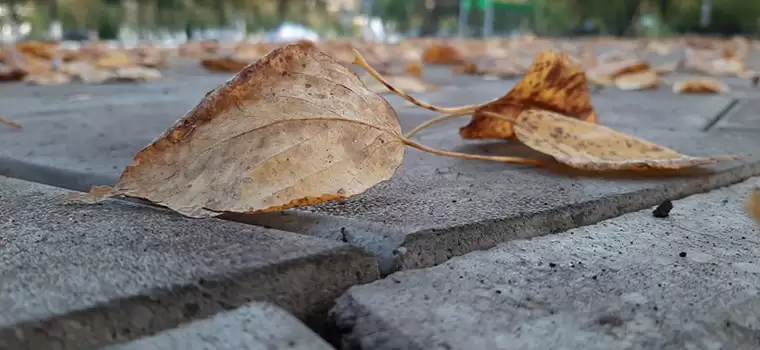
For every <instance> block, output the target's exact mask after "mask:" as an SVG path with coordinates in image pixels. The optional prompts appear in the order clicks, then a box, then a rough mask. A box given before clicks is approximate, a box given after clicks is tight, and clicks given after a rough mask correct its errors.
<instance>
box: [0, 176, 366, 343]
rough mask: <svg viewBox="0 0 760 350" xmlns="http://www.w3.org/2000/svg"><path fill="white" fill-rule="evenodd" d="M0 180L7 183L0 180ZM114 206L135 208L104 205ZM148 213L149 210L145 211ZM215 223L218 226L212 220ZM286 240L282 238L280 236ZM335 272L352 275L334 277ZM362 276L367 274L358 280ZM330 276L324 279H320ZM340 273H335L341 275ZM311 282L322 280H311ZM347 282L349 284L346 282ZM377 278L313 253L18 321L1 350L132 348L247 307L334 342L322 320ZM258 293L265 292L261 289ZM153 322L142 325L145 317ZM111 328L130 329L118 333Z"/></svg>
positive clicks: (338, 254) (346, 249) (4, 335)
mask: <svg viewBox="0 0 760 350" xmlns="http://www.w3.org/2000/svg"><path fill="white" fill-rule="evenodd" d="M0 178H6V177H4V176H2V175H0ZM8 179H10V180H12V181H19V182H27V183H29V184H31V185H33V186H39V188H49V189H50V190H52V191H54V192H55V193H60V194H64V193H66V192H68V191H67V190H65V189H61V188H56V187H51V186H48V185H45V184H39V183H35V182H29V181H26V180H17V179H13V178H8ZM109 202H110V203H111V204H114V205H117V206H118V205H128V206H129V205H137V206H140V207H146V206H145V205H141V204H139V203H121V201H119V200H109ZM148 209H151V208H148ZM214 220H216V219H214ZM281 233H283V234H287V232H281ZM336 267H341V268H345V267H351V268H350V269H348V270H346V269H342V270H340V271H336ZM359 271H363V272H365V273H361V274H360V273H359ZM325 272H327V273H325ZM338 272H339V273H338ZM315 274H317V275H318V276H319V278H317V279H315V278H313V277H315ZM346 275H350V276H351V277H352V278H350V279H348V280H347V279H346V278H345V276H346ZM378 278H380V275H379V272H378V268H377V260H376V258H375V257H374V256H373V255H371V254H369V253H367V252H364V251H362V250H361V249H357V248H356V247H354V246H351V245H348V244H344V245H339V246H336V247H334V248H330V249H329V250H324V251H318V252H314V253H310V254H308V255H306V256H301V257H297V258H293V259H288V260H283V261H280V262H278V263H277V264H273V265H265V266H261V267H257V268H253V269H249V270H246V271H240V272H235V273H230V274H227V275H218V276H214V277H211V278H208V279H203V280H199V281H197V282H196V283H188V284H178V285H174V286H169V287H167V288H161V289H150V290H146V291H144V292H143V293H141V294H139V295H134V296H127V297H123V298H120V299H114V300H110V301H108V302H103V303H98V304H94V305H91V306H87V307H85V308H80V309H74V310H69V311H66V312H63V313H55V314H51V315H50V316H46V317H44V318H40V319H35V320H29V321H21V322H18V323H14V324H9V325H8V326H7V327H2V328H0V349H27V348H29V349H38V348H39V349H48V348H53V349H71V348H72V346H76V347H74V348H80V346H83V345H88V346H105V345H108V344H111V343H114V342H115V341H129V340H132V339H136V338H139V337H141V336H146V335H149V334H153V333H156V332H160V331H164V330H167V329H172V328H174V327H177V326H178V325H180V324H182V323H184V322H187V321H192V320H195V319H199V318H204V317H209V316H212V315H215V314H217V313H219V312H223V311H225V310H230V309H235V308H238V307H241V306H243V305H246V304H248V303H250V302H251V301H252V300H255V301H261V302H270V303H272V304H274V305H277V306H279V307H281V308H283V309H284V310H285V311H287V312H289V313H291V314H292V315H293V316H295V317H297V318H298V319H299V320H301V321H303V322H304V323H306V324H307V325H308V326H309V327H311V328H312V329H313V330H314V331H316V332H318V333H320V334H325V335H332V334H335V333H336V332H334V330H333V329H332V328H333V325H332V324H331V323H330V322H328V320H327V317H326V316H327V312H328V310H329V308H330V307H331V306H332V304H333V303H334V300H335V298H337V297H338V296H340V294H341V293H342V292H343V291H345V290H347V289H348V288H349V287H351V286H353V285H355V284H364V283H369V282H371V281H374V280H377V279H378ZM304 279H307V280H308V279H311V280H313V281H314V280H318V282H319V283H318V284H317V285H313V288H314V290H313V291H319V292H320V293H321V294H329V295H322V296H321V297H320V296H315V295H314V294H312V295H310V296H309V297H306V298H305V297H304V295H303V292H304V291H303V290H293V289H292V287H291V286H292V281H293V280H304ZM262 286H263V288H262ZM188 304H193V305H202V307H200V308H199V310H201V312H197V313H195V314H192V315H186V314H185V313H184V312H182V311H181V310H184V308H185V306H186V305H188ZM146 315H151V316H150V319H151V320H152V321H151V322H149V323H148V324H147V326H146V325H145V323H144V319H143V318H144V317H145V316H146ZM116 325H130V326H129V327H126V328H124V327H123V328H119V329H116V328H114V326H116ZM69 331H71V332H73V333H75V334H79V335H80V336H82V335H85V338H84V339H81V338H80V339H76V340H74V341H73V342H72V339H69V338H67V336H66V335H67V333H70V332H69Z"/></svg>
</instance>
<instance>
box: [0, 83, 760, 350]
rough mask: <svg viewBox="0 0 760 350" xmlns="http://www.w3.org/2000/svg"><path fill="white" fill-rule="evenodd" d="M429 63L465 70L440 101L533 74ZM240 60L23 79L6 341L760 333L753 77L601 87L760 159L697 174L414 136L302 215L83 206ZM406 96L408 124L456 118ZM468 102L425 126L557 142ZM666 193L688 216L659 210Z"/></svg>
mask: <svg viewBox="0 0 760 350" xmlns="http://www.w3.org/2000/svg"><path fill="white" fill-rule="evenodd" d="M426 74H427V76H426V78H427V79H428V80H429V81H432V82H435V83H437V84H441V85H442V86H441V89H440V90H439V91H436V92H430V93H423V94H417V96H419V97H420V98H421V99H423V100H426V101H429V102H432V103H435V104H440V105H443V106H456V105H465V104H472V103H478V102H485V101H488V100H491V99H493V98H495V97H498V96H500V95H503V94H504V93H506V92H507V91H508V90H509V89H510V88H511V87H512V86H513V85H514V84H515V82H516V80H511V81H510V80H507V81H484V80H482V79H480V78H476V77H456V76H451V75H450V74H449V73H448V70H446V69H433V70H431V71H429V72H426ZM229 77H230V75H228V74H207V73H205V72H203V71H201V70H199V69H191V68H186V69H185V70H183V71H182V72H181V73H179V72H174V73H173V72H170V73H169V74H168V76H167V77H166V79H164V80H161V81H158V82H156V83H151V84H135V85H131V84H125V85H103V86H88V85H81V84H73V85H67V86H55V87H35V86H26V85H21V84H1V85H0V114H2V116H3V117H7V118H9V119H12V120H15V121H18V122H19V123H21V124H22V125H23V126H24V129H23V130H20V131H19V130H13V129H9V128H0V200H1V201H0V232H2V233H3V234H2V235H0V259H2V260H0V261H2V262H3V264H1V266H0V281H1V282H2V283H0V310H2V311H3V312H0V349H80V348H99V347H103V346H111V348H114V349H133V348H134V349H137V348H151V347H152V348H192V347H186V346H190V345H183V344H191V343H192V344H194V346H196V348H199V349H200V348H225V347H227V348H245V347H248V348H260V347H262V346H269V347H271V348H273V349H280V348H292V347H296V348H297V347H298V346H302V347H303V346H308V345H304V344H312V343H311V342H312V341H313V340H314V339H318V338H316V337H317V335H316V334H318V336H321V337H323V338H324V339H325V340H326V341H327V342H329V343H330V344H331V346H333V347H336V348H341V347H343V348H345V349H355V348H358V349H415V348H420V349H437V348H440V349H501V348H515V347H517V348H526V349H530V348H535V349H543V348H558V349H597V348H598V349H609V348H616V349H617V348H621V349H660V348H663V349H671V348H672V349H681V348H692V349H720V348H724V349H729V348H730V349H744V348H747V349H751V348H759V347H760V339H758V338H757V335H756V334H757V332H759V331H760V320H758V318H757V317H756V314H757V312H760V309H759V308H760V306H758V305H760V303H758V301H757V298H756V296H755V295H756V293H757V291H758V290H760V280H758V273H760V267H758V266H757V264H758V261H760V250H758V241H757V233H758V232H757V226H756V225H755V224H754V223H752V222H751V221H750V219H749V218H748V217H747V216H746V215H745V214H744V213H743V211H742V209H741V206H742V205H743V200H744V198H746V197H747V194H748V192H749V190H750V189H751V188H752V187H753V186H755V184H756V182H757V179H756V178H753V177H754V176H758V175H760V153H758V150H760V115H758V112H757V111H758V109H757V108H755V107H757V106H756V105H757V103H756V102H757V97H760V90H756V89H754V88H752V87H750V86H744V85H742V84H745V83H746V82H743V81H735V80H731V79H728V80H727V81H729V82H730V83H731V84H734V87H735V89H734V91H733V92H732V93H731V94H729V95H724V96H718V95H702V96H694V95H677V94H674V93H673V92H672V91H670V89H669V88H667V87H662V88H660V89H658V90H656V91H642V92H623V91H617V90H613V89H604V90H601V91H598V92H595V93H594V95H593V97H592V100H593V103H594V106H595V108H596V110H597V113H598V114H599V115H600V119H601V122H602V123H603V124H605V125H609V126H612V127H614V128H616V129H619V130H622V131H625V132H627V133H630V134H633V135H636V136H640V137H643V138H645V139H648V140H651V141H654V142H657V143H660V144H662V145H665V146H668V147H671V148H673V149H675V150H678V151H680V152H682V153H686V154H690V155H713V154H726V153H729V154H739V155H741V156H743V159H742V160H741V161H738V162H731V163H725V164H721V165H718V166H714V167H707V168H706V169H704V170H702V171H696V172H691V173H686V174H681V175H678V176H659V177H657V176H645V177H642V176H633V175H631V174H621V175H616V176H614V177H601V176H595V175H593V174H587V173H581V172H577V171H569V170H568V169H564V168H556V169H555V168H549V169H539V168H535V167H528V166H517V165H508V164H497V163H490V162H484V161H473V160H461V159H454V158H446V157H440V156H436V155H431V154H426V153H423V152H420V151H418V150H415V149H410V150H409V151H408V152H407V155H406V158H405V160H404V164H403V165H402V167H401V168H400V169H399V170H398V172H397V173H396V175H395V176H394V177H393V178H392V179H391V180H389V181H386V182H384V183H381V184H379V185H377V186H376V187H374V188H372V189H370V190H369V191H367V192H366V193H364V194H362V195H359V196H356V197H353V198H350V199H348V200H345V201H340V202H332V203H325V204H322V205H318V206H314V207H308V208H299V209H295V210H288V211H285V212H282V213H269V214H259V215H246V216H239V215H238V216H235V215H230V216H228V217H225V218H223V219H210V220H190V219H187V218H184V217H181V216H179V215H177V214H174V213H171V212H169V211H167V210H163V209H158V208H155V207H151V206H144V205H139V204H134V203H126V202H125V201H119V200H109V201H106V202H105V203H103V204H99V205H95V206H82V205H71V204H62V203H61V202H60V197H61V196H62V195H63V194H65V193H67V192H68V191H70V190H80V191H84V190H87V189H89V187H90V186H92V185H98V184H113V183H114V182H115V181H116V179H117V178H118V175H119V174H120V173H121V171H122V170H123V169H124V167H125V166H127V165H128V164H130V163H131V159H132V156H133V155H134V154H135V153H136V152H137V151H139V150H140V149H141V148H142V147H144V146H145V145H147V144H148V143H150V142H151V141H152V140H153V139H154V138H155V137H156V136H157V135H158V134H160V133H161V132H163V131H164V130H165V129H166V128H168V127H169V126H171V124H172V123H173V122H174V121H175V120H177V119H179V118H180V117H182V115H183V114H184V113H185V112H187V111H188V110H189V109H191V108H193V107H194V106H195V105H196V104H197V103H198V102H199V101H200V100H201V98H202V97H203V96H204V94H205V93H206V92H207V91H208V90H211V89H213V88H214V87H215V86H216V85H218V84H220V83H222V82H224V81H225V80H226V79H227V78H229ZM386 96H387V99H388V100H389V102H391V104H392V105H393V106H394V107H395V108H396V109H397V111H398V114H399V117H400V120H401V123H402V127H403V128H404V130H409V129H411V128H412V127H414V126H416V125H417V124H419V123H421V122H423V121H425V120H427V119H428V118H431V117H433V116H435V113H432V112H429V111H424V110H421V109H419V108H416V107H410V106H409V104H408V103H406V102H404V101H402V100H401V99H400V98H398V97H397V96H391V95H386ZM467 121H468V119H467V118H462V119H457V120H451V121H448V122H445V123H441V124H440V125H437V126H435V127H431V128H430V129H428V130H425V131H423V132H422V133H420V134H419V135H418V136H417V140H418V141H419V142H421V143H423V144H425V145H428V146H432V147H437V148H442V149H447V150H455V151H462V152H475V153H481V154H505V153H511V154H524V155H535V153H533V152H532V151H530V150H527V149H525V148H524V147H521V146H518V145H514V144H509V143H506V142H495V141H491V142H474V141H463V140H460V138H459V137H458V135H457V130H458V128H459V127H460V126H463V125H465V124H466V123H467ZM737 183H738V185H734V186H731V185H733V184H737ZM710 191H712V192H710ZM704 192H707V193H706V194H700V193H704ZM665 200H676V201H675V202H674V203H675V208H674V209H673V211H672V214H671V216H670V217H669V218H666V219H655V218H653V217H652V215H651V210H652V209H651V208H652V207H653V206H656V205H658V204H659V203H662V202H663V201H665ZM682 252H683V253H684V254H685V256H683V257H682V256H680V254H681V253H682ZM375 280H377V281H376V282H373V283H370V282H372V281H375ZM368 283H369V284H368ZM351 286H355V287H353V288H351V289H350V290H349V291H348V292H347V293H344V292H345V291H346V290H347V289H348V288H349V287H351ZM336 300H338V302H337V306H334V305H335V301H336ZM333 306H334V307H333ZM330 308H333V309H332V312H331V313H330V316H329V317H328V310H329V309H330ZM288 314H291V315H292V317H291V316H288ZM272 315H274V316H272ZM247 322H249V323H250V324H249V323H247ZM301 323H303V324H301ZM257 324H261V325H262V326H260V327H259V326H255V325H257ZM264 324H265V325H267V326H263V325H264ZM252 325H254V326H252ZM278 325H279V326H278ZM306 326H308V327H310V328H311V329H312V331H309V330H308V329H306ZM215 330H218V332H216V331H215ZM204 332H206V333H204ZM220 334H224V335H225V336H224V337H221V336H218V335H220ZM289 337H290V338H289ZM194 339H195V340H194ZM183 342H185V343H183ZM318 343H319V342H318V341H316V342H314V343H313V344H318ZM316 346H317V345H314V347H311V348H316ZM325 346H327V345H326V344H325ZM328 348H329V347H328Z"/></svg>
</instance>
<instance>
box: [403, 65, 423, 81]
mask: <svg viewBox="0 0 760 350" xmlns="http://www.w3.org/2000/svg"><path fill="white" fill-rule="evenodd" d="M406 72H407V73H409V75H411V76H413V77H415V78H422V72H423V70H422V65H421V64H419V63H410V64H407V65H406Z"/></svg>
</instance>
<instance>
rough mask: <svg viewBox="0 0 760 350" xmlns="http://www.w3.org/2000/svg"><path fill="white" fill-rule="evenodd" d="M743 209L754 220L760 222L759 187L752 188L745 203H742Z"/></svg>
mask: <svg viewBox="0 0 760 350" xmlns="http://www.w3.org/2000/svg"><path fill="white" fill-rule="evenodd" d="M744 209H745V210H746V211H747V213H749V215H750V216H752V218H753V219H755V222H757V223H758V224H760V189H757V188H756V189H754V190H752V193H751V194H750V195H749V198H748V199H747V203H746V204H745V205H744Z"/></svg>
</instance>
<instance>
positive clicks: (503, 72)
mask: <svg viewBox="0 0 760 350" xmlns="http://www.w3.org/2000/svg"><path fill="white" fill-rule="evenodd" d="M527 70H528V69H527V67H523V66H521V65H520V64H519V63H516V62H513V61H512V60H509V59H506V58H503V59H492V60H486V61H485V62H482V63H481V64H475V63H465V64H460V65H458V66H454V68H452V71H453V72H455V73H459V74H471V75H481V76H484V77H490V78H495V79H510V78H516V77H520V76H523V75H524V74H525V72H526V71H527Z"/></svg>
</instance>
